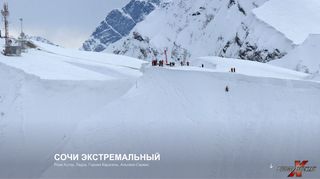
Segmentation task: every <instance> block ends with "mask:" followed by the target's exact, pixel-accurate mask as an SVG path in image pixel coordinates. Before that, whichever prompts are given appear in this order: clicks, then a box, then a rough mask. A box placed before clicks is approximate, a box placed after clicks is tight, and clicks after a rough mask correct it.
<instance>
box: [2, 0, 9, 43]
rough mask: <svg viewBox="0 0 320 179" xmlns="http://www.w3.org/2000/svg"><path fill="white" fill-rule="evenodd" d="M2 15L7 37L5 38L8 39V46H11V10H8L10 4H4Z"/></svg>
mask: <svg viewBox="0 0 320 179" xmlns="http://www.w3.org/2000/svg"><path fill="white" fill-rule="evenodd" d="M1 14H2V16H3V19H4V29H5V36H4V38H5V39H6V44H5V45H6V46H9V22H8V17H9V8H8V3H7V2H4V4H3V9H2V10H1Z"/></svg>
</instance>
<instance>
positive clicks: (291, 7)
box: [253, 0, 320, 44]
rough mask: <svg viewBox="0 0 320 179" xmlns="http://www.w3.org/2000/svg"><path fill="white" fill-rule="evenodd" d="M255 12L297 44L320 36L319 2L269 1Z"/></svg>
mask: <svg viewBox="0 0 320 179" xmlns="http://www.w3.org/2000/svg"><path fill="white" fill-rule="evenodd" d="M253 12H254V14H255V15H256V16H257V17H258V18H259V19H261V20H263V21H265V22H266V23H268V24H270V25H271V26H273V27H274V28H276V29H277V30H279V31H280V32H281V33H283V34H284V35H285V36H286V37H288V38H289V39H290V40H292V41H293V42H294V43H295V44H301V43H302V42H303V41H305V39H306V38H307V37H308V36H309V34H320V26H319V21H320V1H318V0H304V1H300V0H281V1H279V0H269V1H267V2H266V3H265V4H264V5H263V6H261V7H259V8H257V9H254V10H253Z"/></svg>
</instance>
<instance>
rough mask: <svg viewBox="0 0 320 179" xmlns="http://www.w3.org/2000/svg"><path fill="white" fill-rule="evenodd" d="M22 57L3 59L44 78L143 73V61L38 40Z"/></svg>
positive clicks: (103, 77) (106, 77) (107, 77)
mask: <svg viewBox="0 0 320 179" xmlns="http://www.w3.org/2000/svg"><path fill="white" fill-rule="evenodd" d="M34 43H35V44H36V45H38V50H36V49H30V50H29V52H28V53H25V54H23V55H22V57H10V58H5V57H3V56H2V57H1V63H4V64H7V65H10V66H13V67H16V68H19V69H22V70H24V71H25V72H27V73H29V74H33V75H36V76H38V77H40V78H41V79H50V80H114V79H118V78H130V77H132V76H133V77H137V76H140V75H141V73H140V71H139V69H140V67H141V65H142V64H143V63H144V62H143V61H140V60H137V59H133V58H130V57H121V56H117V55H110V54H98V53H94V52H79V51H78V50H71V49H64V48H61V47H56V46H53V45H48V44H44V43H41V42H36V41H34Z"/></svg>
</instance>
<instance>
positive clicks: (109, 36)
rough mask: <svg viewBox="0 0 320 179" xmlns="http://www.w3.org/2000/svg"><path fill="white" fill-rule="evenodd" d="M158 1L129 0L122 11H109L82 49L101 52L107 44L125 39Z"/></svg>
mask: <svg viewBox="0 0 320 179" xmlns="http://www.w3.org/2000/svg"><path fill="white" fill-rule="evenodd" d="M159 2H160V1H159V0H131V1H130V2H129V3H128V4H127V5H126V6H125V7H123V8H122V9H115V10H113V11H111V12H110V13H109V14H108V15H107V17H106V18H105V20H104V21H102V22H101V23H100V25H99V26H98V27H97V28H96V30H95V31H94V32H93V33H92V35H91V37H90V39H88V40H87V41H86V42H84V44H83V46H82V49H83V50H86V51H95V52H100V51H103V50H104V49H105V48H106V47H107V46H108V45H109V44H111V43H114V42H116V41H118V40H120V39H121V38H123V37H126V36H127V35H128V34H129V33H130V31H131V29H132V28H133V27H134V26H135V25H136V24H137V23H139V22H141V21H142V20H143V19H144V17H145V16H146V15H148V14H149V13H150V12H152V11H153V10H154V9H155V8H156V7H157V6H158V5H159Z"/></svg>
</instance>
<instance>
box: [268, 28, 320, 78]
mask: <svg viewBox="0 0 320 179" xmlns="http://www.w3.org/2000/svg"><path fill="white" fill-rule="evenodd" d="M319 56H320V35H319V34H318V35H317V34H313V35H310V36H309V37H308V38H307V39H306V40H305V41H304V42H303V43H302V44H301V45H299V46H298V47H296V48H295V49H294V50H293V51H291V52H290V53H289V54H288V55H287V56H285V57H284V58H282V59H279V60H275V61H272V62H270V64H273V65H277V66H281V67H284V68H289V69H292V70H296V71H300V72H304V73H317V74H319V72H320V60H319Z"/></svg>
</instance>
